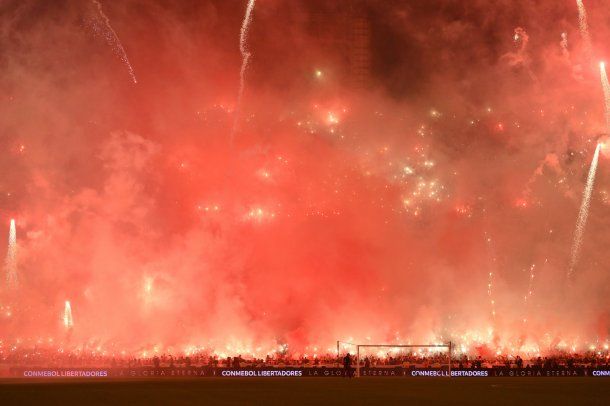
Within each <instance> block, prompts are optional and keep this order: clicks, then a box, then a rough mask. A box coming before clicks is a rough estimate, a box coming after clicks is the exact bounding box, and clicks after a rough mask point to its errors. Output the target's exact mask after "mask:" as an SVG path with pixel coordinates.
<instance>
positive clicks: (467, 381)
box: [0, 377, 610, 406]
mask: <svg viewBox="0 0 610 406" xmlns="http://www.w3.org/2000/svg"><path fill="white" fill-rule="evenodd" d="M119 404H129V405H193V404H200V405H296V404H298V405H348V404H349V405H383V404H391V405H397V404H402V405H440V404H442V405H448V404H451V405H491V404H493V405H512V406H515V405H527V406H529V405H600V406H601V405H610V380H608V379H603V378H600V379H596V378H480V379H472V378H453V379H446V378H430V379H428V378H422V379H405V378H387V377H382V378H361V379H343V378H302V379H294V378H292V379H291V378H271V379H270V378H230V379H227V378H205V379H190V380H182V379H181V380H177V379H171V380H170V379H164V380H153V379H151V380H141V381H77V380H70V381H53V382H44V381H30V380H3V381H0V405H3V406H5V405H64V406H65V405H119Z"/></svg>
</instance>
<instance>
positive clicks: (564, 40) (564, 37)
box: [559, 32, 570, 61]
mask: <svg viewBox="0 0 610 406" xmlns="http://www.w3.org/2000/svg"><path fill="white" fill-rule="evenodd" d="M559 45H560V46H561V53H562V54H563V57H564V58H565V59H566V60H568V61H569V60H570V49H569V47H568V33H567V32H562V33H561V42H560V43H559Z"/></svg>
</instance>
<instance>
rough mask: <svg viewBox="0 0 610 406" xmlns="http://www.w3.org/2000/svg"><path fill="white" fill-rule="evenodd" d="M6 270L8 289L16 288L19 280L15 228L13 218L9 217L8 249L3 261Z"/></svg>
mask: <svg viewBox="0 0 610 406" xmlns="http://www.w3.org/2000/svg"><path fill="white" fill-rule="evenodd" d="M4 266H5V270H6V283H7V286H8V288H9V289H17V287H18V285H19V280H18V278H17V229H16V227H15V220H14V219H11V227H10V231H9V235H8V251H7V253H6V260H5V263H4Z"/></svg>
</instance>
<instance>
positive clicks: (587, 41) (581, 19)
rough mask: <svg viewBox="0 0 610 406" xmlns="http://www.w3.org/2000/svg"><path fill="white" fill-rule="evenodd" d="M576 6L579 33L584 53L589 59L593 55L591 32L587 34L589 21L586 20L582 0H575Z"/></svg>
mask: <svg viewBox="0 0 610 406" xmlns="http://www.w3.org/2000/svg"><path fill="white" fill-rule="evenodd" d="M576 5H577V6H578V25H579V28H580V35H581V36H582V41H583V43H584V48H585V54H586V56H587V58H589V59H591V57H592V56H593V45H592V44H591V34H589V23H588V22H587V10H586V9H585V5H584V4H583V2H582V0H576Z"/></svg>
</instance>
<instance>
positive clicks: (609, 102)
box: [599, 62, 610, 133]
mask: <svg viewBox="0 0 610 406" xmlns="http://www.w3.org/2000/svg"><path fill="white" fill-rule="evenodd" d="M599 70H600V75H601V81H602V89H603V90H604V105H605V110H606V131H607V132H609V133H610V83H609V82H608V75H607V74H606V64H605V63H604V62H600V64H599Z"/></svg>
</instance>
